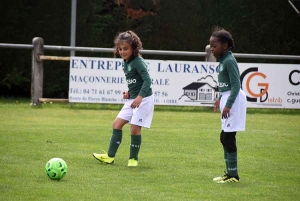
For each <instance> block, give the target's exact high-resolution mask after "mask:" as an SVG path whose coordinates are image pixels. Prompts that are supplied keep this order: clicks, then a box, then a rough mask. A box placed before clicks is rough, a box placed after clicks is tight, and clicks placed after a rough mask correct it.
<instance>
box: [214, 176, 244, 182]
mask: <svg viewBox="0 0 300 201" xmlns="http://www.w3.org/2000/svg"><path fill="white" fill-rule="evenodd" d="M239 181H240V178H239V176H234V177H232V176H229V175H227V177H226V178H225V179H223V180H221V181H218V182H217V183H218V184H225V183H237V182H239Z"/></svg>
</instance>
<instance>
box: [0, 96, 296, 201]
mask: <svg viewBox="0 0 300 201" xmlns="http://www.w3.org/2000/svg"><path fill="white" fill-rule="evenodd" d="M103 107H104V106H102V107H101V106H95V105H94V106H88V105H87V106H76V105H68V104H43V106H42V107H39V108H31V107H30V106H29V101H27V102H26V101H23V102H21V103H19V102H15V101H11V100H10V101H6V100H5V99H1V100H0V112H1V116H0V150H1V157H0V170H1V171H0V194H1V200H114V201H115V200H251V201H254V200H259V201H260V200H272V201H275V200H299V199H300V191H299V189H300V176H299V171H300V146H299V145H300V110H293V111H292V112H290V111H281V110H249V114H248V115H247V130H246V132H239V133H238V134H237V143H238V151H239V152H238V157H239V174H240V177H241V182H240V183H234V184H215V183H214V182H213V181H212V178H213V177H214V176H218V175H220V174H223V171H224V162H223V158H222V157H223V154H222V147H221V145H220V143H219V133H220V123H219V114H216V113H213V112H210V110H209V111H208V110H207V109H195V110H194V111H186V110H182V111H181V110H180V108H179V109H177V111H163V108H162V107H157V111H155V114H154V119H153V124H152V128H151V129H150V130H146V129H145V130H143V142H142V147H141V151H140V160H139V166H138V167H135V168H129V167H127V159H128V154H129V143H130V136H129V135H130V133H129V127H128V126H126V127H125V129H124V137H123V142H122V145H121V146H120V149H119V151H118V154H117V158H116V161H115V164H113V165H104V164H101V163H99V162H98V161H96V160H95V159H94V158H93V157H92V153H93V152H99V151H100V150H101V149H104V150H106V149H107V146H108V142H109V138H110V135H111V123H112V121H113V120H114V118H115V116H116V115H117V113H118V110H115V109H118V108H119V106H111V107H112V109H108V108H109V107H110V106H105V107H106V108H105V109H104V108H103ZM53 157H61V158H63V159H64V160H65V161H66V162H67V164H68V168H69V169H68V173H67V175H66V177H64V178H63V179H62V180H61V181H52V180H50V179H48V178H47V176H46V174H45V172H44V166H45V164H46V162H47V161H48V160H49V159H51V158H53Z"/></svg>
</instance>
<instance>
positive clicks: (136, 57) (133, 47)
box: [93, 31, 154, 166]
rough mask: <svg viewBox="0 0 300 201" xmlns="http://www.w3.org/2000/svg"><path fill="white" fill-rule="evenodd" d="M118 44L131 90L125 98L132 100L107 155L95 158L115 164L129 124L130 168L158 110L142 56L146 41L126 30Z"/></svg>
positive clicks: (116, 127)
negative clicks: (143, 132)
mask: <svg viewBox="0 0 300 201" xmlns="http://www.w3.org/2000/svg"><path fill="white" fill-rule="evenodd" d="M114 44H115V51H114V54H115V56H117V55H120V56H121V57H122V59H123V63H122V66H123V71H124V73H125V77H126V82H127V85H128V91H127V92H123V98H124V99H128V100H127V101H126V102H125V104H124V106H123V108H122V109H121V111H120V112H119V114H118V115H117V117H116V119H115V120H114V122H113V125H112V127H113V131H112V136H111V138H110V144H109V147H108V152H107V154H97V153H94V154H93V156H94V157H95V158H96V159H97V160H99V161H101V162H104V163H107V164H112V163H114V161H115V156H116V153H117V150H118V148H119V145H120V144H121V142H122V134H123V131H122V128H123V126H124V125H125V124H127V123H129V124H130V132H131V144H130V156H129V160H128V166H137V165H138V154H139V150H140V146H141V142H142V138H141V128H142V127H146V128H150V125H151V122H152V117H153V111H154V98H153V95H152V89H151V79H150V76H149V73H148V70H147V64H146V63H145V61H144V59H143V58H142V57H141V55H140V50H141V49H142V42H141V40H140V38H139V37H138V36H137V35H136V34H135V33H134V32H132V31H126V32H122V33H120V34H118V35H117V37H116V38H115V40H114Z"/></svg>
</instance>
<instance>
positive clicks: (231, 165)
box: [227, 152, 238, 176]
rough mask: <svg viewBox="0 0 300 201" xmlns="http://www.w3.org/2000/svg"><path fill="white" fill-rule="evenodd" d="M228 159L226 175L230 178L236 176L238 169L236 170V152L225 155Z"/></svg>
mask: <svg viewBox="0 0 300 201" xmlns="http://www.w3.org/2000/svg"><path fill="white" fill-rule="evenodd" d="M227 159H228V168H227V170H228V174H229V175H230V176H237V175H238V169H237V152H232V153H228V154H227Z"/></svg>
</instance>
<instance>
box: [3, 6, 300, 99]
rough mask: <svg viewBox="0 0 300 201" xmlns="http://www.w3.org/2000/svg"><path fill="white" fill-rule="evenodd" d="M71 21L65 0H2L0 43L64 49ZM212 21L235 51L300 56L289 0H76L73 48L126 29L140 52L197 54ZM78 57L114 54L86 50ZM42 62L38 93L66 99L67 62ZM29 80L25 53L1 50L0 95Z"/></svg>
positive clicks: (17, 92) (297, 23)
mask: <svg viewBox="0 0 300 201" xmlns="http://www.w3.org/2000/svg"><path fill="white" fill-rule="evenodd" d="M70 23H71V1H61V0H51V1H46V0H22V1H21V0H19V1H2V2H1V6H0V25H1V31H0V42H1V43H15V44H30V43H31V41H32V39H33V38H34V37H42V38H43V39H44V41H45V44H46V45H58V46H69V44H70V26H71V25H70ZM215 26H220V27H224V28H225V29H227V30H229V31H230V32H231V33H232V35H233V37H234V40H235V43H236V50H235V51H236V52H239V53H252V54H285V55H300V17H299V16H298V15H297V14H296V13H295V12H294V10H293V9H292V8H291V6H290V5H289V4H288V2H287V1H281V0H275V1H270V0H260V1H255V2H254V1H251V0H227V1H219V0H188V1H182V0H78V1H77V22H76V28H77V31H76V46H82V47H112V46H113V39H114V37H115V36H116V34H117V33H118V32H121V31H125V30H129V29H131V30H133V31H135V32H136V33H138V35H139V36H140V38H141V39H142V41H143V46H144V48H145V49H153V50H177V51H201V52H203V51H204V48H205V46H206V45H207V44H208V40H209V37H210V34H211V32H212V29H213V28H214V27H215ZM45 54H46V55H58V56H66V55H69V54H70V53H69V52H62V51H45ZM76 55H77V56H97V57H98V56H112V55H107V54H104V53H86V52H77V53H76ZM145 57H146V58H152V59H153V58H155V59H185V60H187V59H189V60H203V58H191V57H189V58H188V57H170V56H163V55H160V56H158V55H155V56H153V55H146V56H145ZM258 61H261V60H258ZM278 62H286V61H278ZM292 62H293V63H299V61H292ZM44 66H45V73H44V97H56V98H57V97H61V98H63V97H64V98H66V97H67V96H68V82H69V77H68V74H69V64H68V62H58V61H55V62H54V61H44ZM30 82H31V52H30V51H28V50H27V49H26V50H25V49H4V48H0V92H1V95H8V96H30Z"/></svg>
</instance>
